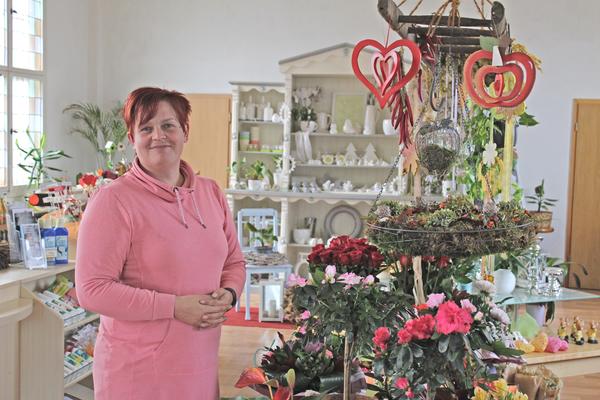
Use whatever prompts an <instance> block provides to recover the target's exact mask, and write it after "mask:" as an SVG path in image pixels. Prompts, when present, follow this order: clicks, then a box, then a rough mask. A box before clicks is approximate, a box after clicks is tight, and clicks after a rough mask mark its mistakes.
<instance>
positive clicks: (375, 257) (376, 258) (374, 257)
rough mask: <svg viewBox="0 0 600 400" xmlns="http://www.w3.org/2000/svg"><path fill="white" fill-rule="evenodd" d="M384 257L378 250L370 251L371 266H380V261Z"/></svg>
mask: <svg viewBox="0 0 600 400" xmlns="http://www.w3.org/2000/svg"><path fill="white" fill-rule="evenodd" d="M383 260H384V258H383V256H382V255H381V253H380V252H378V251H377V252H373V253H371V266H372V267H373V268H379V267H380V266H381V263H382V262H383Z"/></svg>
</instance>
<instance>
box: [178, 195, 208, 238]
mask: <svg viewBox="0 0 600 400" xmlns="http://www.w3.org/2000/svg"><path fill="white" fill-rule="evenodd" d="M173 192H175V198H177V206H178V208H179V216H180V217H181V222H183V225H185V227H186V229H187V228H189V227H188V224H187V222H186V220H185V212H184V210H183V204H182V203H181V196H180V195H179V189H178V188H177V187H174V188H173ZM193 193H194V192H193V191H192V192H191V194H192V195H191V197H192V203H193V204H194V210H195V211H196V216H197V217H198V220H199V221H200V225H202V227H203V228H204V229H206V224H205V223H204V219H202V215H201V214H200V210H198V205H197V204H196V199H195V198H194V195H193Z"/></svg>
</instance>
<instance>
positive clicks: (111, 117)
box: [63, 103, 127, 169]
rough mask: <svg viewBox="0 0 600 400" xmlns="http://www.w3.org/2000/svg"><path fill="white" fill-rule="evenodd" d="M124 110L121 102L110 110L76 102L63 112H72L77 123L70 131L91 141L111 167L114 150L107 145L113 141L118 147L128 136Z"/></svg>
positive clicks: (106, 163) (105, 162)
mask: <svg viewBox="0 0 600 400" xmlns="http://www.w3.org/2000/svg"><path fill="white" fill-rule="evenodd" d="M122 110H123V105H122V104H120V103H118V104H117V105H116V106H115V107H113V108H111V109H110V110H108V111H102V109H100V107H99V106H97V105H96V104H92V103H74V104H70V105H68V106H67V107H65V109H64V110H63V113H66V112H70V113H71V117H72V118H73V121H74V122H75V123H76V126H75V127H74V128H72V129H71V131H70V133H72V134H73V133H76V134H79V135H81V136H82V137H83V138H84V139H86V140H87V141H88V142H90V143H91V145H92V146H93V147H94V150H95V151H96V153H98V154H99V155H100V156H101V157H102V158H103V160H104V164H105V165H106V166H108V167H109V169H110V166H111V165H112V157H113V153H114V151H111V150H110V149H111V147H107V144H109V142H112V143H113V146H114V147H115V148H116V147H117V146H118V145H119V144H121V143H123V142H124V141H125V139H126V137H127V126H126V125H125V120H124V119H123V116H122ZM113 150H114V149H113Z"/></svg>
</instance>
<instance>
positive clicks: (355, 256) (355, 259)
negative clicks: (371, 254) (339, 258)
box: [348, 250, 363, 265]
mask: <svg viewBox="0 0 600 400" xmlns="http://www.w3.org/2000/svg"><path fill="white" fill-rule="evenodd" d="M348 255H349V256H350V261H351V262H352V264H353V265H358V264H359V263H360V262H361V261H362V258H363V252H362V251H360V250H353V251H351V252H350V254H348Z"/></svg>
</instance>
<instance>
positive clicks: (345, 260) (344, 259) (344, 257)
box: [335, 253, 352, 266]
mask: <svg viewBox="0 0 600 400" xmlns="http://www.w3.org/2000/svg"><path fill="white" fill-rule="evenodd" d="M335 258H336V261H337V262H336V264H340V265H346V266H349V265H352V262H351V260H350V255H349V254H345V253H341V254H338V255H337V256H336V257H335Z"/></svg>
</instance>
